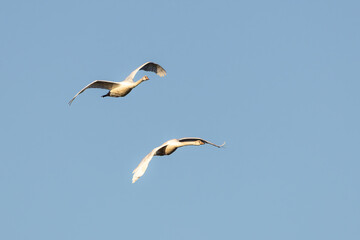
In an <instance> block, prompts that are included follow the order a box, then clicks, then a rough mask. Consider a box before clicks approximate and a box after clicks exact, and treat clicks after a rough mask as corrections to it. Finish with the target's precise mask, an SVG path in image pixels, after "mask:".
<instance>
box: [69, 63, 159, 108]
mask: <svg viewBox="0 0 360 240" xmlns="http://www.w3.org/2000/svg"><path fill="white" fill-rule="evenodd" d="M140 70H144V71H148V72H154V73H156V74H157V75H159V76H160V77H163V76H165V75H166V71H165V69H164V68H163V67H161V66H160V65H159V64H156V63H153V62H147V63H144V64H143V65H141V66H140V67H138V68H137V69H135V70H134V71H133V72H132V73H130V75H129V76H127V78H125V80H124V81H122V82H111V81H105V80H95V81H93V82H92V83H90V84H89V85H87V86H86V87H84V88H83V89H81V91H80V92H78V93H77V94H76V95H75V96H74V97H73V99H71V100H70V102H69V105H71V103H72V102H73V101H74V100H75V98H76V97H77V96H78V95H79V94H81V93H83V92H84V91H85V90H86V89H88V88H102V89H107V90H109V92H108V93H107V94H105V95H103V96H102V97H125V96H126V95H127V94H129V92H131V90H133V89H134V88H135V87H136V86H137V85H139V84H140V83H142V82H144V81H147V80H149V78H148V77H147V76H146V75H145V76H144V77H142V78H141V79H140V80H139V81H137V82H134V77H135V75H136V73H137V72H138V71H140Z"/></svg>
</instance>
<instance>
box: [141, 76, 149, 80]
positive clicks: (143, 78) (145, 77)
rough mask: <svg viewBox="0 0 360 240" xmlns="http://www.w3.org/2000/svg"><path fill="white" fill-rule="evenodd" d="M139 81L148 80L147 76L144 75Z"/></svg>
mask: <svg viewBox="0 0 360 240" xmlns="http://www.w3.org/2000/svg"><path fill="white" fill-rule="evenodd" d="M141 80H143V81H147V80H149V78H148V76H146V75H145V76H143V77H142V79H141Z"/></svg>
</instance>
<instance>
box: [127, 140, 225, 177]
mask: <svg viewBox="0 0 360 240" xmlns="http://www.w3.org/2000/svg"><path fill="white" fill-rule="evenodd" d="M205 143H207V144H210V145H213V146H215V147H218V148H220V147H222V146H224V145H225V143H223V144H222V145H220V146H218V145H216V144H213V143H211V142H209V141H206V140H204V139H201V138H195V137H189V138H180V139H172V140H169V141H167V142H165V143H163V144H162V145H161V146H159V147H157V148H154V149H153V150H152V151H151V152H150V153H149V154H148V155H146V157H144V159H143V160H142V161H141V162H140V164H139V165H138V166H137V167H136V168H135V170H134V171H133V172H132V173H133V174H134V175H133V178H132V183H134V182H136V181H137V180H138V179H139V178H140V177H141V176H142V175H144V173H145V171H146V169H147V167H148V165H149V163H150V161H151V159H152V158H153V156H164V155H170V154H172V153H173V152H175V151H176V149H178V148H179V147H183V146H189V145H193V146H199V145H204V144H205Z"/></svg>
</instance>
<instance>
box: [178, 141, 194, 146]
mask: <svg viewBox="0 0 360 240" xmlns="http://www.w3.org/2000/svg"><path fill="white" fill-rule="evenodd" d="M195 145H196V144H195V143H194V142H180V144H179V147H184V146H195Z"/></svg>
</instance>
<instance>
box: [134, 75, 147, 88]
mask: <svg viewBox="0 0 360 240" xmlns="http://www.w3.org/2000/svg"><path fill="white" fill-rule="evenodd" d="M146 80H148V79H146V78H145V77H143V78H141V79H140V80H139V81H136V82H135V83H134V87H136V86H138V85H139V84H140V83H142V82H144V81H146Z"/></svg>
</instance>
